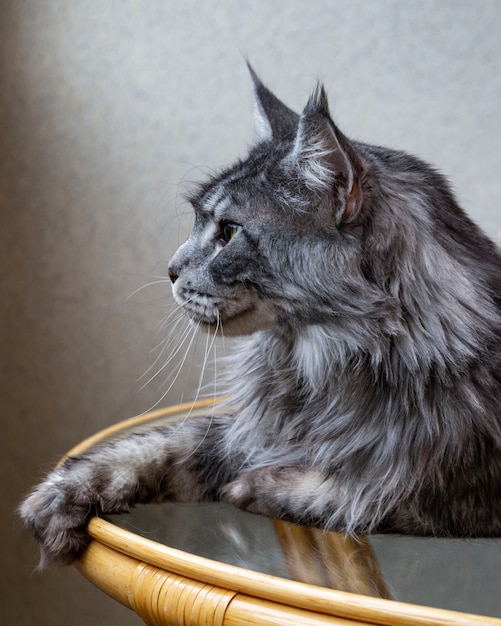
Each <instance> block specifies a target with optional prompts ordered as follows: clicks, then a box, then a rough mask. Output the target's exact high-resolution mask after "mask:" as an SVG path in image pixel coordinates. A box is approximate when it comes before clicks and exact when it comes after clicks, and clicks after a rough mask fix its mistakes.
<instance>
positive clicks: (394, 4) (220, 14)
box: [0, 0, 501, 626]
mask: <svg viewBox="0 0 501 626" xmlns="http://www.w3.org/2000/svg"><path fill="white" fill-rule="evenodd" d="M500 32H501V3H500V2H499V1H498V0H476V2H470V1H469V0H435V1H434V0H422V1H421V2H419V3H413V2H401V1H400V0H374V1H370V2H369V1H365V2H364V1H360V0H310V1H309V2H307V3H306V2H300V1H299V0H271V1H270V0H267V1H261V0H254V1H253V2H245V1H242V0H204V1H202V0H191V1H189V2H184V1H181V0H177V1H175V0H149V1H148V2H142V1H139V0H136V1H134V0H121V1H119V0H104V1H103V0H99V1H98V0H72V1H71V2H69V1H65V0H40V1H38V0H11V1H9V0H1V1H0V129H1V136H0V289H1V298H0V397H1V399H2V411H1V418H0V419H1V424H2V432H1V436H0V477H1V480H2V493H3V497H2V499H3V502H2V505H1V507H0V511H1V518H0V536H1V538H2V548H1V553H2V567H1V573H0V578H1V580H0V595H1V602H0V621H1V622H2V623H3V624H16V625H17V626H22V625H23V626H24V625H28V624H29V625H32V624H42V625H52V626H60V625H61V626H62V625H63V624H65V625H67V624H72V625H80V624H81V625H83V624H89V623H95V624H115V623H116V624H118V623H120V624H138V623H139V620H138V618H137V617H136V616H134V615H133V614H132V613H131V612H130V611H128V610H127V609H125V608H123V607H121V606H119V605H118V604H117V603H116V602H114V601H112V600H110V599H108V598H106V597H105V596H104V595H103V594H102V593H101V592H99V591H97V590H95V589H94V588H93V587H92V586H91V585H90V584H89V583H87V582H86V581H85V580H84V579H82V577H81V576H80V575H79V574H78V573H77V572H76V571H75V570H74V569H73V568H66V569H64V570H58V571H49V572H46V573H43V574H37V573H35V572H34V571H33V570H34V567H35V565H36V559H37V555H36V550H35V546H34V544H33V542H32V541H31V538H30V537H29V536H28V534H27V533H26V532H25V531H24V530H23V529H22V528H21V527H20V524H19V522H18V520H17V519H16V516H15V513H14V509H15V507H16V506H17V504H18V502H19V500H20V498H21V497H22V495H23V494H24V493H25V492H26V491H27V490H28V489H29V487H30V486H32V485H33V484H34V483H35V482H36V481H38V480H39V479H40V477H41V475H42V473H43V472H45V471H47V470H48V469H49V468H50V467H51V466H52V465H53V464H54V463H55V462H56V461H57V460H58V458H59V457H60V456H61V455H62V454H63V453H64V452H65V451H66V450H67V449H69V448H70V447H71V446H72V445H73V444H75V443H77V442H78V441H80V440H81V439H83V438H84V437H86V436H87V435H90V434H92V433H94V432H95V431H96V430H98V429H100V428H103V427H104V426H107V425H109V424H112V423H114V422H117V421H119V420H122V419H125V418H127V417H130V416H132V415H135V414H137V413H141V412H143V411H146V410H148V409H149V408H150V407H152V406H154V405H156V404H161V405H166V404H172V403H176V402H179V401H181V400H182V399H188V398H190V397H192V396H193V395H194V394H195V392H196V389H197V387H198V383H199V376H200V372H199V369H198V368H197V367H196V362H197V360H199V359H197V356H196V354H197V353H195V356H194V357H193V359H191V358H190V360H193V362H194V365H193V367H190V366H189V364H188V367H187V368H186V369H185V370H183V371H182V373H181V375H180V376H179V377H178V378H177V380H176V382H175V384H174V385H172V388H171V389H170V391H169V392H168V393H166V390H167V389H168V387H169V384H170V383H169V381H168V380H167V377H168V374H169V371H170V370H169V371H167V370H163V371H161V372H160V373H159V374H158V376H155V377H154V378H153V379H152V380H151V381H150V382H148V380H149V379H150V378H151V376H152V375H153V374H155V372H157V371H158V370H159V369H160V367H161V364H162V360H161V359H162V358H163V357H160V361H159V362H158V363H157V364H155V358H156V357H157V356H158V350H159V348H156V346H159V345H160V344H161V342H162V340H163V339H165V336H166V333H167V332H168V328H167V326H168V323H163V320H165V319H166V316H167V315H168V314H169V312H170V311H171V310H172V300H171V297H170V287H169V285H168V284H167V282H166V281H165V276H166V272H167V262H168V260H169V258H170V256H171V255H172V254H173V252H174V251H175V249H176V248H177V246H178V245H179V244H180V243H181V242H182V241H183V240H184V238H185V237H186V235H187V233H188V231H189V228H190V224H191V219H190V215H189V207H188V206H187V205H186V203H185V201H184V200H183V193H184V192H185V191H186V190H187V189H189V188H190V184H192V182H193V181H196V180H199V179H200V178H201V177H203V176H204V174H205V173H206V172H208V171H210V170H211V169H213V168H218V167H221V166H225V165H228V164H230V163H231V162H232V161H233V160H234V159H235V158H236V157H238V156H242V155H244V154H245V151H246V148H247V147H248V146H249V145H250V144H251V142H252V138H253V117H252V115H253V111H252V104H253V103H252V89H251V81H250V79H249V76H248V72H247V68H246V66H245V63H244V60H243V56H244V55H245V56H247V57H248V58H249V59H250V60H251V62H252V64H253V65H254V68H255V69H256V71H257V72H258V73H259V74H260V76H261V77H262V79H263V81H264V82H265V83H266V84H267V85H268V86H270V87H271V88H272V90H273V91H274V92H275V93H276V94H277V95H278V96H279V97H281V98H282V99H283V100H284V101H285V102H286V103H287V104H289V106H291V107H292V108H295V109H296V110H298V111H299V110H300V109H301V108H302V107H303V106H304V104H305V102H306V99H307V97H308V94H309V92H310V90H311V89H312V87H313V86H314V85H315V81H316V79H317V78H320V79H321V80H323V81H324V82H325V84H326V87H327V90H328V93H329V95H330V98H331V105H332V109H333V112H334V116H335V119H336V120H337V122H338V124H339V125H340V127H341V128H342V129H343V130H344V131H345V132H346V133H347V134H348V135H349V136H351V137H353V138H356V139H360V140H364V141H368V142H372V143H378V144H385V145H389V146H392V147H398V148H401V149H405V150H407V151H410V152H412V153H414V154H416V155H418V156H421V157H423V158H424V159H426V160H429V161H430V162H432V163H433V164H435V165H436V166H437V167H438V168H439V169H440V170H442V171H443V172H445V173H446V174H447V176H448V177H449V179H450V180H451V181H452V183H453V186H454V188H455V190H456V192H457V195H458V197H459V199H460V201H461V203H462V204H463V206H464V207H465V208H466V209H467V211H468V212H469V213H470V215H471V216H472V217H473V218H474V219H475V220H476V221H477V222H478V223H479V224H480V225H481V226H482V228H483V229H484V230H485V231H486V232H487V233H488V234H490V235H491V236H495V234H496V233H497V232H498V231H499V230H500V228H501V210H500V207H501V176H500V174H501V151H500V150H499V144H500V140H501V131H500V127H501V107H500V102H501V72H500V71H499V67H500V62H501V37H500ZM202 343H203V341H202ZM203 353H204V345H200V346H199V351H198V354H201V355H203ZM149 368H152V369H151V370H149ZM148 371H149V373H147V372H148ZM145 383H147V384H146V386H144V384H145ZM500 567H501V564H500Z"/></svg>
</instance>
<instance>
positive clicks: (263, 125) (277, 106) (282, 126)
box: [247, 63, 299, 142]
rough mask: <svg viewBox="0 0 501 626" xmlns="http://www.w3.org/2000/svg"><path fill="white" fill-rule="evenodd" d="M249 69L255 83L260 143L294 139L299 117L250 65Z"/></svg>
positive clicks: (256, 114)
mask: <svg viewBox="0 0 501 626" xmlns="http://www.w3.org/2000/svg"><path fill="white" fill-rule="evenodd" d="M247 67H248V68H249V72H250V75H251V77H252V82H253V83H254V117H255V120H256V131H257V140H258V142H261V141H271V140H282V139H293V138H294V136H295V134H296V130H297V125H298V121H299V115H298V114H297V113H295V112H294V111H292V110H291V109H289V107H288V106H286V105H285V104H284V103H283V102H281V101H280V100H279V99H278V98H277V97H276V96H275V95H274V94H272V93H271V91H270V90H269V89H268V88H267V87H265V86H264V85H263V83H262V82H261V80H260V79H259V77H258V76H257V74H256V72H255V71H254V70H253V69H252V67H251V65H250V64H249V63H247Z"/></svg>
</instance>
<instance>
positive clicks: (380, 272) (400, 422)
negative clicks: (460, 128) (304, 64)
mask: <svg viewBox="0 0 501 626" xmlns="http://www.w3.org/2000/svg"><path fill="white" fill-rule="evenodd" d="M251 74H252V78H253V81H254V91H255V98H256V112H257V115H256V117H257V121H258V138H257V142H256V145H255V146H254V147H253V148H252V150H251V151H250V154H249V155H248V157H247V158H246V159H245V160H243V161H241V162H238V163H237V164H236V165H234V166H233V167H231V168H229V169H228V170H226V171H224V172H223V173H222V174H220V175H218V176H215V177H214V178H212V179H211V180H209V181H208V182H207V183H206V184H204V185H203V186H201V187H200V188H199V189H198V190H197V191H196V193H195V194H194V195H193V196H192V198H191V203H192V205H193V208H194V211H195V225H194V229H193V232H192V234H191V236H190V237H189V239H188V240H187V241H186V243H184V244H183V245H182V246H181V247H180V248H179V250H178V251H177V252H176V254H175V255H174V257H173V259H172V260H171V262H170V266H169V276H170V279H171V281H172V287H173V292H174V297H175V299H176V301H177V303H178V304H179V306H180V307H181V309H182V310H183V311H184V312H185V313H186V315H187V316H189V318H191V320H193V321H194V322H196V323H197V324H200V325H202V326H203V327H205V328H206V329H207V331H208V332H214V331H215V330H217V331H219V330H220V329H222V332H223V333H224V334H225V335H235V336H238V337H240V340H239V344H238V345H239V347H238V348H237V349H236V351H235V354H234V357H233V360H232V362H231V364H230V367H228V370H227V374H226V376H227V379H228V386H229V393H230V399H231V406H232V407H235V408H234V409H233V410H232V411H230V409H229V408H228V411H227V413H225V414H222V415H215V416H207V418H196V419H188V420H186V421H185V422H183V423H182V424H181V425H179V424H177V425H163V426H157V427H154V428H152V429H150V430H148V431H146V432H141V433H135V434H134V433H133V434H130V435H129V436H127V437H126V438H122V439H118V440H115V441H111V442H109V443H107V444H105V445H104V446H102V447H100V448H98V449H95V450H91V451H89V452H86V453H85V454H83V455H82V456H79V457H76V458H70V459H68V460H67V461H66V462H65V463H64V464H63V465H62V466H61V467H60V468H58V469H56V470H54V471H53V472H52V473H50V474H49V476H48V477H47V478H46V480H45V481H44V482H42V483H41V484H40V485H39V486H38V487H36V488H35V490H34V491H33V492H32V493H31V495H29V497H28V498H27V499H26V500H25V502H24V503H23V504H22V506H21V514H22V517H23V519H24V521H25V523H26V525H27V526H28V527H29V528H30V529H31V530H32V531H33V533H34V535H35V537H36V539H37V540H38V541H39V543H40V546H41V551H42V564H44V565H45V564H53V563H54V564H62V563H69V562H71V561H72V560H73V559H74V558H76V557H77V556H78V555H79V553H80V552H81V551H82V550H83V549H84V548H85V546H86V544H87V543H88V538H87V537H86V535H85V524H86V521H87V520H88V518H89V515H91V514H92V513H93V512H95V511H96V510H97V511H102V512H105V513H112V512H120V511H126V510H127V509H128V508H129V507H131V506H133V505H135V504H138V503H147V502H160V501H166V500H174V501H217V500H225V501H229V502H231V503H233V504H235V505H236V506H238V507H241V508H243V509H246V510H248V511H252V512H255V513H259V514H263V515H267V516H270V517H273V518H279V519H283V520H289V521H293V522H296V523H299V524H307V525H313V526H317V527H321V528H326V529H333V530H338V531H342V532H346V533H375V532H398V533H411V534H416V535H436V536H501V343H500V338H501V256H500V254H499V252H498V251H497V250H496V247H495V245H494V244H493V243H492V242H491V241H490V240H489V239H487V238H486V237H485V236H484V235H483V234H482V233H481V232H480V230H479V229H478V228H477V227H476V226H475V225H474V224H473V223H472V222H471V221H470V219H469V218H468V217H467V216H466V215H465V213H464V212H463V211H462V209H461V208H460V207H459V206H458V204H457V203H456V200H455V198H454V197H453V194H452V193H451V190H450V188H449V186H448V184H447V183H446V181H445V180H444V178H443V177H442V176H441V175H440V174H438V173H437V172H436V171H435V170H434V169H432V168H431V167H429V166H428V165H426V164H425V163H423V162H422V161H420V160H418V159H416V158H414V157H412V156H409V155H407V154H404V153H403V152H398V151H395V150H389V149H387V148H382V147H378V146H372V145H367V144H364V143H360V142H357V141H351V140H349V139H348V138H347V137H346V136H345V135H344V134H343V133H342V132H341V131H340V130H339V129H338V127H337V126H336V125H335V123H334V122H333V121H332V119H331V116H330V113H329V109H328V102H327V97H326V94H325V91H324V89H323V87H318V88H317V89H316V91H315V92H314V93H313V95H312V96H311V97H310V99H309V101H308V103H307V105H306V107H305V109H304V111H303V112H302V114H301V115H297V114H296V113H294V112H293V111H291V110H290V109H289V108H288V107H287V106H285V105H284V104H283V103H282V102H281V101H280V100H278V99H277V98H276V97H275V96H274V95H273V94H272V93H271V92H270V91H269V90H268V89H267V88H266V87H265V86H264V85H263V84H262V83H261V82H260V80H259V79H258V78H257V76H256V75H255V74H254V72H252V70H251Z"/></svg>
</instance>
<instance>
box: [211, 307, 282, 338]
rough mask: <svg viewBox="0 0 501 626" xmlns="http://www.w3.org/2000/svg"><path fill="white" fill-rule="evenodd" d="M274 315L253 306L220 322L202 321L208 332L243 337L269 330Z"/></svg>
mask: <svg viewBox="0 0 501 626" xmlns="http://www.w3.org/2000/svg"><path fill="white" fill-rule="evenodd" d="M274 322H275V319H274V316H272V315H270V314H269V312H268V311H262V310H261V307H252V308H251V309H247V310H245V311H242V312H241V313H238V314H237V315H234V316H233V317H230V318H228V319H223V320H221V321H220V322H219V323H218V324H215V323H208V322H202V324H201V327H202V328H203V330H204V331H205V332H207V333H210V334H214V333H216V334H217V335H219V336H221V337H223V336H224V337H242V336H245V335H252V334H253V333H256V332H258V331H261V330H268V329H269V328H271V327H272V326H273V325H274Z"/></svg>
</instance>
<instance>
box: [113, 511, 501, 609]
mask: <svg viewBox="0 0 501 626" xmlns="http://www.w3.org/2000/svg"><path fill="white" fill-rule="evenodd" d="M110 519H111V520H112V521H113V523H115V524H117V525H119V526H121V527H122V528H126V529H127V530H130V531H131V532H134V533H135V534H138V535H141V536H143V537H146V538H148V539H151V540H153V541H157V542H159V543H163V544H166V545H168V546H170V547H173V548H178V549H181V550H184V551H185V552H189V553H191V554H196V555H199V556H204V557H207V558H210V559H213V560H219V561H222V562H224V563H229V564H231V565H237V566H239V567H244V568H247V569H251V570H254V571H260V572H264V573H268V574H272V575H274V576H280V577H283V578H297V576H294V577H293V576H291V574H290V571H291V570H290V566H291V555H290V554H284V550H283V549H282V546H281V543H280V541H279V540H278V538H277V534H276V532H275V528H274V526H273V523H272V522H271V521H270V520H268V519H266V518H263V517H260V516H256V515H251V514H249V513H245V512H243V511H239V510H238V509H235V508H234V507H231V506H228V505H224V504H165V505H149V506H144V507H139V508H137V509H134V510H133V511H132V512H131V513H130V514H127V515H120V516H118V515H117V516H111V518H110ZM370 545H371V547H372V552H373V556H374V558H375V563H376V570H378V571H374V568H372V569H371V571H370V572H369V573H370V574H371V575H377V576H380V575H381V576H382V579H383V580H384V585H385V586H386V588H387V590H388V592H389V597H391V599H393V600H400V601H403V602H411V603H414V604H422V605H426V606H433V607H440V608H445V609H452V610H456V611H464V612H468V613H477V614H481V615H489V616H491V617H501V594H500V590H501V539H468V540H463V539H429V538H421V537H403V536H397V535H385V536H383V535H377V536H373V537H371V538H370ZM324 548H325V546H324ZM322 549H323V548H322ZM318 550H319V548H318V547H313V548H312V551H313V552H315V551H318ZM336 558H339V554H335V555H334V556H333V555H331V556H330V561H329V563H330V564H331V565H332V566H333V567H335V563H334V560H335V559H336ZM308 560H309V559H308V557H306V561H308ZM306 561H305V563H304V570H305V571H306V570H308V567H307V565H308V564H307V563H306ZM349 566H350V563H348V571H349ZM295 567H296V572H297V562H296V563H295ZM292 570H293V571H294V568H292ZM345 572H346V567H345ZM307 577H308V574H307V573H305V574H304V575H302V579H303V580H305V579H306V578H307ZM331 578H332V577H331ZM311 582H313V583H315V582H317V581H315V580H312V581H311ZM332 586H335V585H332Z"/></svg>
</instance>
